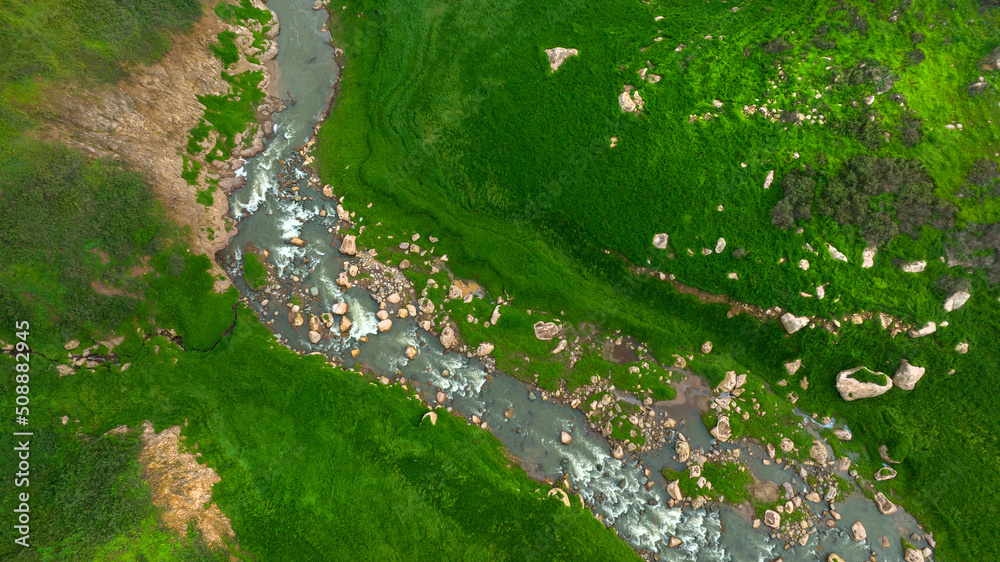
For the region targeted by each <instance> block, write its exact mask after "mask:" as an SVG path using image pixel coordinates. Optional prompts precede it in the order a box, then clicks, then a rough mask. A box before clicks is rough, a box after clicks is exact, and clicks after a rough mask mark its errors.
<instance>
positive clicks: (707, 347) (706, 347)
mask: <svg viewBox="0 0 1000 562" xmlns="http://www.w3.org/2000/svg"><path fill="white" fill-rule="evenodd" d="M701 352H702V353H705V354H708V353H711V352H712V342H710V341H707V342H705V343H703V344H701Z"/></svg>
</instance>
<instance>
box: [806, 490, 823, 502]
mask: <svg viewBox="0 0 1000 562" xmlns="http://www.w3.org/2000/svg"><path fill="white" fill-rule="evenodd" d="M819 500H820V498H819V494H818V493H816V492H809V493H808V494H806V501H808V502H812V503H819Z"/></svg>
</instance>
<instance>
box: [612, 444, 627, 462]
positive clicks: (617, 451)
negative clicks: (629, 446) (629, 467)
mask: <svg viewBox="0 0 1000 562" xmlns="http://www.w3.org/2000/svg"><path fill="white" fill-rule="evenodd" d="M611 458H613V459H615V460H619V461H620V460H622V459H623V458H625V451H623V450H622V446H621V445H616V446H615V448H614V450H612V451H611Z"/></svg>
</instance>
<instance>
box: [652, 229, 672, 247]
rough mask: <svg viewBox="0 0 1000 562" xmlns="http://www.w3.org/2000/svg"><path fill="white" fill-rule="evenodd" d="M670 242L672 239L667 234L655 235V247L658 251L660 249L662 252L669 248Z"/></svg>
mask: <svg viewBox="0 0 1000 562" xmlns="http://www.w3.org/2000/svg"><path fill="white" fill-rule="evenodd" d="M669 240H670V237H669V236H667V234H666V233H665V232H661V233H659V234H654V235H653V247H654V248H657V249H660V250H665V249H666V248H667V242H668V241H669Z"/></svg>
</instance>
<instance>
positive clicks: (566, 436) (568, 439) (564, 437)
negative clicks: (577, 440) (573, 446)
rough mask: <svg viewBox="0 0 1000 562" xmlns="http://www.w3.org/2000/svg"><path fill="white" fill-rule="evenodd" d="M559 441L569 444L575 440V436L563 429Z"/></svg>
mask: <svg viewBox="0 0 1000 562" xmlns="http://www.w3.org/2000/svg"><path fill="white" fill-rule="evenodd" d="M559 442H560V443H562V444H563V445H569V444H570V443H572V442H573V436H572V435H570V434H569V433H567V432H565V431H563V432H562V433H560V434H559Z"/></svg>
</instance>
